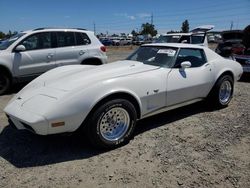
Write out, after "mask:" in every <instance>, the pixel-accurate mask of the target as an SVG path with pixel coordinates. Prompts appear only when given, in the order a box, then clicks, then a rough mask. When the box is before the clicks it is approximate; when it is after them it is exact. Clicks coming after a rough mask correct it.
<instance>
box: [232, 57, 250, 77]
mask: <svg viewBox="0 0 250 188" xmlns="http://www.w3.org/2000/svg"><path fill="white" fill-rule="evenodd" d="M233 58H234V59H235V61H237V62H238V63H240V64H241V66H242V68H243V72H245V73H249V72H250V56H249V55H248V56H246V55H234V56H233Z"/></svg>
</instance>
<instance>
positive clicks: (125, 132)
mask: <svg viewBox="0 0 250 188" xmlns="http://www.w3.org/2000/svg"><path fill="white" fill-rule="evenodd" d="M136 119H137V115H136V110H135V108H134V106H133V104H131V103H130V102H129V101H127V100H125V99H114V100H111V101H109V102H106V103H104V104H102V105H101V106H100V107H98V108H97V109H96V110H95V111H94V112H93V113H92V114H91V117H90V118H89V120H88V123H87V130H88V137H89V140H90V141H91V143H92V144H93V145H95V146H97V147H101V148H115V147H118V146H120V145H123V144H125V143H126V142H128V141H129V139H130V138H131V136H132V133H133V130H134V127H135V124H136Z"/></svg>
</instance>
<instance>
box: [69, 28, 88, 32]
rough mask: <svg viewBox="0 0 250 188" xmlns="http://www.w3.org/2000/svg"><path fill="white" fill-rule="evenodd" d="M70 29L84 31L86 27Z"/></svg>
mask: <svg viewBox="0 0 250 188" xmlns="http://www.w3.org/2000/svg"><path fill="white" fill-rule="evenodd" d="M72 29H77V30H84V31H86V29H84V28H72Z"/></svg>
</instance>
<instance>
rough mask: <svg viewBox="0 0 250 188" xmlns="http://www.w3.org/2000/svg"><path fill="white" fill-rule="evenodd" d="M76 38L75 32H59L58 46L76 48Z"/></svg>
mask: <svg viewBox="0 0 250 188" xmlns="http://www.w3.org/2000/svg"><path fill="white" fill-rule="evenodd" d="M74 45H75V36H74V33H73V32H57V46H58V47H65V46H74Z"/></svg>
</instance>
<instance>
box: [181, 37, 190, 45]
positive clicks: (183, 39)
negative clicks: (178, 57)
mask: <svg viewBox="0 0 250 188" xmlns="http://www.w3.org/2000/svg"><path fill="white" fill-rule="evenodd" d="M184 41H186V42H185V43H188V44H190V36H185V35H183V36H182V37H181V38H180V40H179V43H183V42H184Z"/></svg>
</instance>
